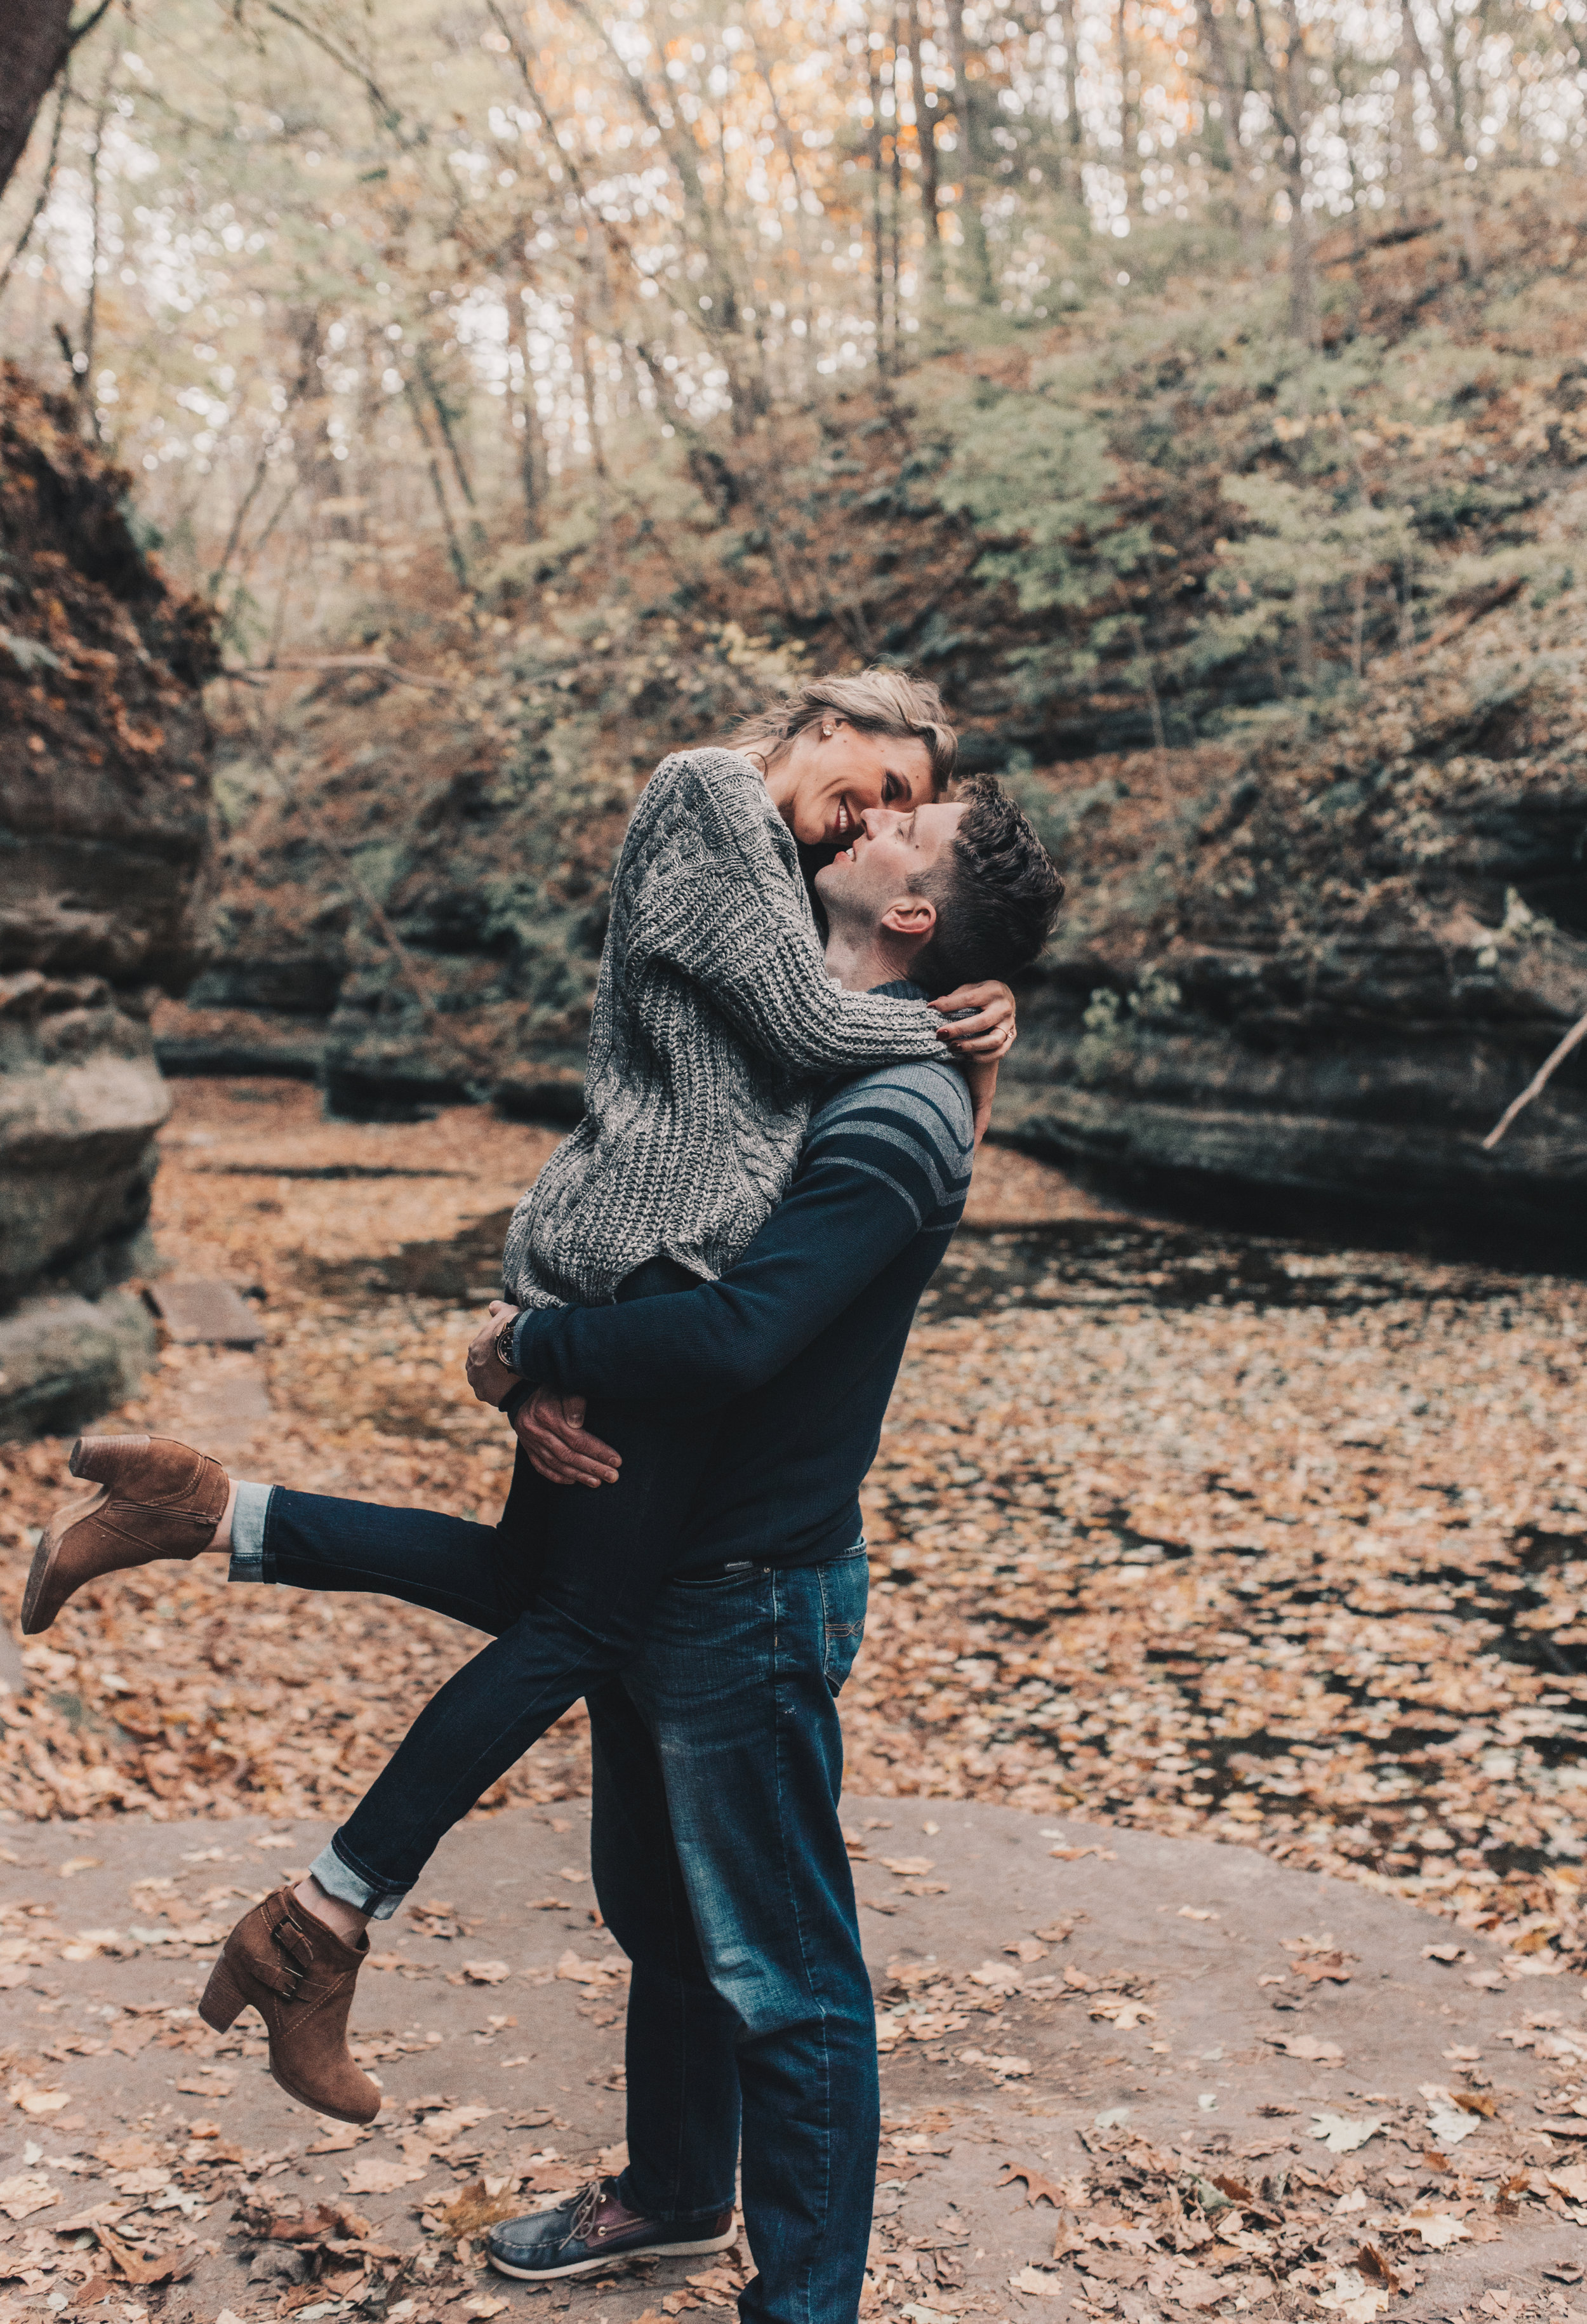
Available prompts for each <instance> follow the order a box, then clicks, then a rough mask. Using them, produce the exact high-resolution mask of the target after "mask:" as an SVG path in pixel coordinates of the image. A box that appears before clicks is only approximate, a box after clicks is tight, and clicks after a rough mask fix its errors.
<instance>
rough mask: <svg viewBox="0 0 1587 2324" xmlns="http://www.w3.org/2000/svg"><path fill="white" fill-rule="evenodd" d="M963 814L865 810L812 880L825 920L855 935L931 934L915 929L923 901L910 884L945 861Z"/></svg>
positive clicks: (934, 808) (929, 807)
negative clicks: (888, 930) (885, 931)
mask: <svg viewBox="0 0 1587 2324" xmlns="http://www.w3.org/2000/svg"><path fill="white" fill-rule="evenodd" d="M963 813H964V809H963V807H947V806H939V805H936V804H925V805H922V806H920V807H907V808H903V809H899V808H894V807H867V809H866V810H865V813H864V814H863V816H861V817H860V829H859V832H858V835H857V836H856V838H855V839H854V840H853V841H852V842H851V844H849V846H848V847H845V848H842V849H840V850H839V853H837V854H836V855H835V856H834V857H833V858H832V861H831V862H830V863H828V864H826V865H825V866H823V868H822V869H821V871H818V872H817V873H816V875H815V884H816V890H817V892H818V894H819V895H820V897H821V903H822V905H823V907H824V908H825V910H826V913H827V917H828V918H829V919H830V920H832V921H838V920H841V921H843V922H844V924H845V925H846V926H847V927H849V929H850V930H851V931H854V932H856V933H858V931H859V929H861V928H865V929H868V930H873V931H874V930H876V929H878V928H884V927H892V928H894V929H895V931H896V933H898V934H900V935H906V936H907V935H913V936H915V937H917V938H923V937H924V936H927V935H929V934H930V933H931V931H930V928H929V927H927V928H925V929H922V928H921V927H919V925H918V919H919V914H920V908H921V898H920V897H919V896H918V895H916V894H914V893H913V892H912V890H911V886H910V882H911V881H916V882H918V881H920V879H921V878H922V875H923V874H924V873H926V872H929V871H933V870H935V869H936V868H937V866H938V865H939V864H941V863H945V862H947V861H948V859H949V853H950V852H951V850H952V846H953V835H954V833H955V831H956V830H957V829H958V827H959V817H960V816H962V815H963Z"/></svg>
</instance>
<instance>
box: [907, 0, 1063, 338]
mask: <svg viewBox="0 0 1587 2324" xmlns="http://www.w3.org/2000/svg"><path fill="white" fill-rule="evenodd" d="M1071 5H1072V0H1071ZM909 69H910V76H911V79H912V83H913V94H914V142H915V143H916V144H917V145H918V146H919V148H920V156H921V215H922V217H923V218H924V220H925V226H926V243H925V253H924V260H923V265H924V272H925V281H926V307H927V309H928V311H929V313H930V315H931V319H932V320H933V321H935V319H936V318H937V317H938V315H939V314H940V312H941V308H942V213H941V211H940V209H939V208H938V207H937V116H936V114H935V112H934V110H933V109H932V107H931V106H929V105H928V104H927V103H926V68H925V62H924V60H923V59H922V55H921V0H909Z"/></svg>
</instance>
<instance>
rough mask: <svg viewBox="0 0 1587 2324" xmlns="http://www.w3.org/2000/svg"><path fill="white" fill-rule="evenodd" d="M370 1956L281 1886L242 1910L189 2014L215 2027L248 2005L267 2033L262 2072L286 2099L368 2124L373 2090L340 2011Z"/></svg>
mask: <svg viewBox="0 0 1587 2324" xmlns="http://www.w3.org/2000/svg"><path fill="white" fill-rule="evenodd" d="M368 1957H369V1939H368V1938H367V1937H364V1938H362V1939H361V1940H360V1942H359V1944H358V1946H357V1947H356V1949H355V1948H354V1947H353V1946H352V1945H350V1944H347V1943H346V1942H345V1941H344V1940H343V1939H342V1938H341V1937H339V1936H337V1934H336V1932H335V1930H334V1929H327V1928H326V1924H325V1923H324V1922H323V1921H321V1920H318V1919H316V1916H315V1914H312V1913H311V1912H309V1911H308V1910H307V1907H306V1906H305V1905H304V1904H302V1903H301V1902H300V1901H299V1900H298V1897H297V1896H296V1895H294V1893H293V1891H292V1890H291V1889H290V1888H278V1889H277V1890H276V1893H275V1895H273V1896H267V1897H266V1898H265V1900H264V1902H263V1904H255V1906H254V1907H253V1910H252V1912H251V1913H244V1914H243V1918H242V1919H241V1920H240V1921H239V1922H238V1923H237V1925H236V1927H235V1928H234V1930H233V1931H232V1933H231V1935H230V1936H229V1937H228V1938H227V1939H226V1941H225V1946H224V1947H223V1948H222V1950H221V1957H220V1959H219V1960H217V1961H216V1965H215V1967H214V1969H212V1970H211V1971H210V1974H209V1983H208V1984H207V1985H206V1987H205V1988H204V1998H203V1999H202V2000H201V2001H200V2003H199V2004H198V2015H199V2016H200V2017H202V2018H203V2020H204V2023H205V2024H206V2025H212V2026H213V2027H214V2028H215V2030H216V2033H225V2031H226V2028H227V2027H228V2026H229V2025H230V2024H232V2022H233V2020H234V2018H235V2017H236V2015H237V2014H238V2012H239V2011H240V2010H243V2009H245V2008H246V2007H247V2006H248V2004H249V2003H250V2002H252V2005H253V2006H254V2008H255V2009H257V2010H258V2012H259V2014H260V2015H261V2017H262V2018H263V2020H264V2024H265V2031H266V2032H267V2033H269V2035H270V2070H271V2073H272V2074H273V2075H274V2076H275V2078H276V2080H277V2081H278V2082H279V2083H280V2086H281V2088H282V2089H284V2090H285V2091H286V2093H287V2096H288V2097H289V2098H297V2099H298V2102H299V2103H300V2104H301V2105H303V2106H306V2107H313V2108H314V2110H315V2112H316V2114H328V2115H334V2116H335V2118H336V2120H337V2121H338V2122H372V2121H373V2120H374V2118H375V2116H376V2115H378V2114H379V2112H380V2110H381V2093H380V2091H379V2089H377V2088H376V2086H375V2084H374V2083H373V2082H372V2081H371V2080H370V2078H369V2076H368V2075H367V2074H365V2073H362V2072H361V2071H360V2070H359V2069H358V2067H357V2066H355V2065H354V2064H353V2058H352V2054H351V2052H349V2050H348V2047H347V2013H348V2011H349V2010H350V2009H351V2008H352V2006H353V1987H354V1986H355V1985H356V1984H357V1982H358V1972H359V1970H360V1969H362V1966H363V1964H364V1962H365V1960H367V1959H368Z"/></svg>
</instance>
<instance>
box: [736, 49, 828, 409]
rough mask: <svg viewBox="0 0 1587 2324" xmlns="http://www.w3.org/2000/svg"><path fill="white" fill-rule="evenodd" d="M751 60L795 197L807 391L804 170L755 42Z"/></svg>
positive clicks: (810, 334)
mask: <svg viewBox="0 0 1587 2324" xmlns="http://www.w3.org/2000/svg"><path fill="white" fill-rule="evenodd" d="M749 37H750V39H751V41H755V33H754V31H753V29H751V32H750V35H749ZM755 61H756V66H757V69H758V71H759V73H760V77H761V79H762V80H763V81H764V82H765V83H766V97H767V98H768V99H769V101H770V104H771V108H772V119H773V121H774V122H775V124H776V130H777V139H778V143H780V144H781V146H782V148H783V159H784V161H785V162H786V163H787V165H788V175H789V176H790V178H792V180H793V192H794V197H795V204H794V211H793V216H794V218H795V220H796V222H797V227H798V243H799V290H800V301H801V312H800V320H801V321H802V322H803V325H804V336H803V340H802V341H801V354H800V369H801V371H802V372H803V387H804V388H805V390H806V391H808V389H809V386H810V377H811V366H812V364H813V363H814V361H815V310H814V308H813V306H812V300H811V287H810V286H811V283H812V280H813V278H814V274H815V268H814V266H813V264H812V254H811V247H810V220H809V217H807V216H806V214H805V208H804V172H803V170H802V169H801V168H800V166H799V148H798V147H797V145H795V143H794V142H793V130H792V129H791V127H790V126H789V123H788V116H787V115H786V114H785V113H784V110H783V106H782V100H781V98H780V97H778V95H777V85H776V82H775V80H774V79H773V78H772V69H771V64H770V61H769V60H768V59H767V58H766V56H764V55H763V54H762V52H761V48H760V44H759V42H756V43H755Z"/></svg>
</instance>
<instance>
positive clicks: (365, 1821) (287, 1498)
mask: <svg viewBox="0 0 1587 2324" xmlns="http://www.w3.org/2000/svg"><path fill="white" fill-rule="evenodd" d="M693 1281H694V1278H693V1277H692V1276H687V1275H685V1274H684V1271H683V1268H678V1267H674V1265H673V1263H672V1262H671V1261H670V1260H665V1259H657V1260H653V1261H651V1263H650V1265H649V1266H648V1267H646V1268H640V1269H639V1270H638V1272H637V1274H635V1275H632V1276H630V1277H628V1279H627V1281H626V1282H625V1283H624V1284H623V1285H622V1286H620V1289H619V1297H639V1298H643V1297H648V1296H655V1295H656V1294H657V1293H664V1292H669V1291H674V1290H680V1289H683V1288H684V1287H685V1286H688V1285H690V1284H693ZM585 1425H586V1426H587V1427H588V1428H589V1429H590V1430H591V1431H592V1433H593V1434H595V1435H597V1436H599V1437H601V1438H602V1439H604V1441H605V1442H606V1443H609V1444H610V1445H611V1446H612V1447H613V1448H614V1449H615V1450H616V1451H617V1452H620V1453H621V1455H622V1466H621V1469H620V1470H619V1473H618V1481H617V1482H616V1484H614V1485H602V1486H601V1487H599V1488H598V1489H594V1490H592V1489H591V1488H590V1487H588V1486H585V1485H552V1484H548V1483H547V1482H546V1480H545V1478H543V1477H542V1476H540V1475H539V1473H538V1472H537V1471H536V1470H535V1469H533V1468H532V1467H531V1466H530V1464H529V1462H528V1459H527V1455H526V1454H525V1452H524V1451H523V1449H522V1447H521V1446H520V1447H519V1449H518V1463H517V1466H516V1468H515V1469H514V1471H513V1479H512V1487H511V1490H510V1491H509V1495H508V1499H507V1506H506V1508H505V1509H504V1510H503V1511H502V1514H501V1517H500V1522H499V1523H498V1524H497V1525H495V1526H481V1525H475V1524H472V1523H470V1521H469V1520H468V1519H467V1518H465V1517H441V1516H438V1515H436V1512H434V1511H433V1510H427V1509H394V1508H381V1506H379V1505H378V1504H376V1503H372V1502H367V1501H344V1500H331V1499H326V1498H325V1497H324V1496H322V1495H319V1494H316V1493H294V1492H290V1491H288V1490H286V1489H281V1488H278V1489H276V1490H275V1491H274V1492H272V1493H271V1497H270V1504H269V1509H268V1513H267V1515H266V1517H265V1523H264V1537H263V1544H262V1555H261V1559H260V1561H259V1564H258V1568H257V1570H256V1572H254V1575H253V1577H252V1578H255V1579H257V1580H259V1581H262V1582H287V1583H289V1584H291V1585H294V1586H296V1587H298V1588H299V1589H307V1590H322V1591H323V1590H326V1589H327V1588H330V1589H345V1590H359V1591H380V1592H381V1594H382V1595H384V1596H387V1597H391V1598H404V1599H407V1600H408V1601H409V1602H410V1603H413V1604H416V1605H423V1606H427V1607H431V1608H433V1609H436V1611H437V1612H440V1613H444V1614H450V1615H452V1616H453V1617H454V1618H455V1619H456V1620H458V1621H460V1622H466V1623H469V1624H470V1625H471V1626H472V1628H475V1629H478V1630H487V1631H491V1632H492V1633H493V1634H494V1635H493V1636H492V1637H491V1644H490V1645H489V1646H485V1647H483V1648H482V1650H481V1651H480V1653H479V1654H477V1655H475V1656H474V1657H473V1659H472V1662H468V1663H465V1664H464V1665H463V1668H462V1669H461V1670H460V1671H457V1672H455V1673H454V1675H453V1676H452V1677H451V1678H450V1679H448V1680H447V1682H446V1683H445V1686H444V1687H442V1688H441V1689H440V1691H439V1692H438V1693H436V1694H435V1695H433V1696H432V1697H431V1699H430V1701H428V1702H427V1704H426V1705H425V1708H424V1709H423V1711H420V1713H419V1715H418V1717H417V1719H416V1720H414V1723H413V1725H412V1726H411V1727H410V1728H409V1729H408V1733H407V1734H406V1736H404V1738H403V1739H402V1741H401V1742H400V1743H399V1745H398V1747H397V1749H396V1751H395V1752H394V1753H393V1754H392V1756H391V1757H390V1760H389V1761H388V1762H387V1764H386V1766H385V1767H384V1769H383V1770H382V1772H381V1774H380V1775H378V1776H377V1777H376V1778H375V1781H374V1782H373V1784H372V1785H371V1786H370V1788H369V1790H368V1791H367V1792H366V1793H365V1794H364V1795H363V1798H362V1800H361V1801H360V1802H359V1803H358V1805H357V1807H356V1808H355V1809H354V1810H353V1813H352V1815H351V1816H350V1817H349V1818H348V1820H347V1821H346V1822H345V1823H344V1825H343V1826H342V1829H341V1830H340V1831H338V1832H336V1833H335V1836H334V1838H333V1840H332V1843H331V1845H332V1848H333V1849H334V1850H335V1855H336V1857H337V1858H338V1859H339V1860H340V1862H341V1863H342V1864H343V1865H344V1866H345V1867H347V1869H348V1871H350V1872H351V1873H352V1874H353V1877H354V1879H355V1880H356V1881H357V1882H359V1883H360V1884H362V1886H363V1887H364V1889H366V1890H367V1892H368V1898H367V1904H366V1909H369V1910H371V1911H373V1912H375V1913H376V1914H377V1915H378V1916H381V1917H384V1914H390V1912H391V1911H392V1910H394V1909H395V1906H396V1904H397V1903H398V1902H399V1900H400V1898H401V1897H402V1896H403V1895H405V1894H406V1893H407V1891H408V1889H410V1888H411V1887H412V1886H413V1885H414V1883H415V1881H416V1880H417V1878H418V1877H419V1876H420V1874H421V1873H422V1872H423V1870H424V1867H425V1866H426V1864H427V1861H428V1860H429V1858H430V1856H431V1855H432V1854H433V1852H434V1850H435V1849H436V1846H437V1844H438V1843H439V1841H440V1840H442V1839H443V1838H444V1836H445V1833H446V1832H448V1831H450V1830H451V1828H452V1826H453V1825H454V1823H456V1822H457V1821H458V1819H459V1818H460V1817H462V1816H464V1815H466V1814H467V1813H468V1811H469V1810H470V1808H472V1806H473V1804H474V1803H475V1802H476V1800H478V1799H479V1798H480V1797H481V1795H482V1794H483V1793H485V1792H488V1791H489V1790H490V1788H491V1784H494V1783H495V1782H497V1781H498V1779H499V1778H500V1776H502V1775H505V1774H506V1773H507V1770H508V1769H509V1767H510V1766H513V1765H514V1763H515V1762H516V1761H517V1760H518V1759H520V1758H522V1757H523V1755H524V1753H525V1752H526V1751H527V1749H528V1748H529V1746H530V1745H531V1744H532V1743H535V1742H537V1741H538V1739H539V1738H540V1737H541V1736H542V1735H544V1733H545V1732H546V1729H547V1728H548V1727H550V1726H552V1725H553V1724H554V1723H555V1721H556V1720H558V1719H560V1718H561V1717H562V1715H563V1713H564V1711H567V1710H569V1709H570V1708H571V1707H572V1705H573V1703H575V1702H577V1701H579V1699H580V1697H581V1696H583V1695H586V1694H588V1693H590V1692H592V1690H593V1689H594V1688H596V1687H598V1686H600V1685H601V1683H603V1682H604V1681H606V1680H608V1679H611V1678H615V1677H616V1676H617V1675H618V1674H619V1673H620V1672H621V1671H622V1670H623V1669H625V1668H626V1667H627V1665H628V1664H629V1663H631V1662H632V1661H633V1659H634V1656H635V1655H636V1654H637V1652H638V1648H639V1646H640V1644H641V1642H642V1640H643V1638H644V1636H645V1629H646V1624H647V1619H648V1617H649V1615H650V1612H651V1609H652V1607H653V1605H654V1603H655V1599H656V1591H658V1590H659V1588H660V1587H661V1584H662V1583H663V1582H665V1579H666V1577H667V1575H668V1573H669V1572H671V1570H672V1568H673V1565H674V1560H675V1558H676V1556H677V1554H678V1550H679V1535H680V1532H681V1529H682V1526H683V1518H684V1516H685V1514H686V1513H687V1511H688V1509H689V1507H690V1505H691V1503H692V1501H693V1497H694V1493H695V1489H696V1488H697V1486H698V1484H699V1482H700V1480H701V1477H702V1472H703V1471H704V1468H705V1464H706V1462H707V1460H708V1458H709V1456H710V1453H711V1447H712V1445H713V1443H714V1442H715V1438H716V1433H717V1427H718V1425H719V1424H718V1421H717V1419H716V1417H715V1416H710V1417H708V1418H706V1419H704V1420H699V1419H694V1418H692V1417H689V1416H680V1415H678V1414H676V1413H674V1412H668V1411H665V1410H658V1409H657V1408H656V1407H655V1406H643V1405H637V1404H616V1403H610V1404H592V1406H590V1409H589V1411H588V1414H587V1415H586V1421H585ZM332 1544H334V1545H335V1547H334V1552H333V1553H332V1554H330V1556H329V1557H327V1549H328V1548H329V1547H330V1545H332ZM327 1567H329V1568H330V1569H332V1570H331V1571H329V1572H328V1571H327ZM421 1570H422V1572H424V1574H425V1580H424V1582H423V1584H422V1585H417V1583H416V1582H415V1581H414V1580H413V1579H411V1578H410V1577H413V1576H416V1575H417V1573H418V1572H420V1571H421ZM438 1571H439V1573H440V1575H441V1576H442V1577H445V1575H446V1574H447V1573H449V1572H453V1573H455V1575H456V1587H455V1590H452V1589H449V1588H448V1587H447V1584H446V1581H445V1578H442V1579H439V1580H438V1579H437V1572H438ZM382 1907H383V1912H382Z"/></svg>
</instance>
